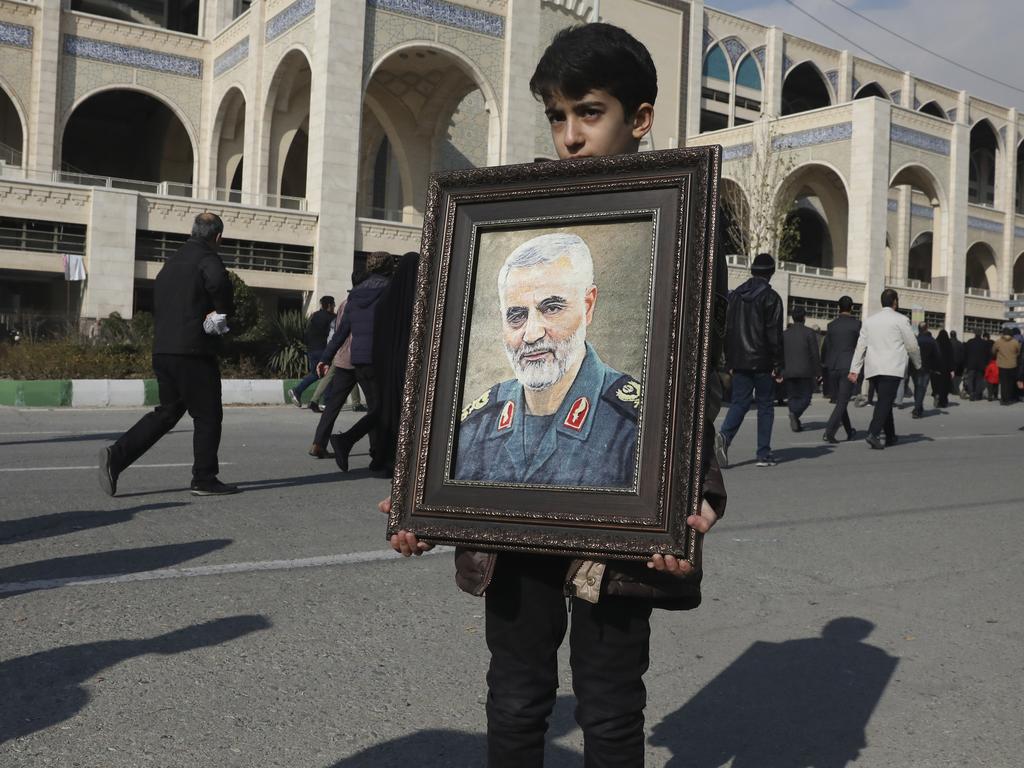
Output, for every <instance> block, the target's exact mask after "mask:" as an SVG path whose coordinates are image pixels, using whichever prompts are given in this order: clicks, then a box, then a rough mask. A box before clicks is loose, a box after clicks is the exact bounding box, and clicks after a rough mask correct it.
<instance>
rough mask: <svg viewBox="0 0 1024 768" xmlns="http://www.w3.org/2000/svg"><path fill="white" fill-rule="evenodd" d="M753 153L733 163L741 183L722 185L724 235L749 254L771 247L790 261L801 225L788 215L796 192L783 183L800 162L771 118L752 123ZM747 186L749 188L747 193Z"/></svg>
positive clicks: (732, 170)
mask: <svg viewBox="0 0 1024 768" xmlns="http://www.w3.org/2000/svg"><path fill="white" fill-rule="evenodd" d="M751 127H752V129H753V131H752V132H753V138H752V141H751V151H750V154H749V155H747V156H746V157H744V158H741V159H739V160H736V161H734V162H733V163H732V164H731V168H730V173H731V175H732V176H734V177H735V178H737V179H739V180H740V181H741V183H742V186H741V184H735V183H732V184H723V185H722V192H721V197H722V206H723V208H724V209H725V226H726V231H725V235H726V239H727V240H729V241H731V242H732V243H733V244H734V247H736V248H737V249H739V250H740V252H741V253H742V254H743V255H745V256H748V257H749V256H753V255H754V254H757V253H762V252H765V253H771V254H773V255H774V256H775V259H776V261H780V262H781V261H786V260H788V259H789V257H790V256H792V255H793V254H794V253H795V252H796V250H797V248H798V247H799V245H800V228H799V225H798V223H797V221H796V220H795V219H793V218H792V217H791V216H790V213H791V212H792V211H793V209H794V207H795V206H794V202H795V201H794V199H793V195H791V194H790V190H787V189H785V188H783V189H781V190H780V186H781V185H783V184H784V183H785V179H786V177H788V176H789V174H790V173H791V172H792V171H793V168H794V167H795V165H796V162H795V161H794V160H793V158H792V157H789V156H787V155H785V154H783V152H782V151H781V149H780V148H779V147H778V145H777V141H776V137H777V129H776V127H775V123H774V121H772V120H762V121H759V122H757V123H754V124H753V125H752V126H751ZM744 188H746V190H747V192H748V193H749V194H744V191H743V190H744Z"/></svg>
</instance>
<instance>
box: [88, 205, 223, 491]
mask: <svg viewBox="0 0 1024 768" xmlns="http://www.w3.org/2000/svg"><path fill="white" fill-rule="evenodd" d="M223 234H224V222H223V221H221V219H220V217H219V216H217V215H216V214H213V213H209V212H204V213H200V214H199V215H198V216H196V218H195V222H194V223H193V224H192V235H191V237H189V239H188V240H187V241H186V242H185V244H184V245H182V246H181V248H179V249H178V251H177V252H176V253H175V254H174V255H173V256H171V257H170V258H169V259H167V261H166V262H165V263H164V265H163V267H161V269H160V272H159V273H157V276H156V279H155V280H154V281H153V323H154V328H153V374H154V376H155V377H156V383H157V389H158V392H159V397H160V405H158V406H157V407H156V408H155V409H154V410H153V411H152V412H150V413H147V414H146V415H145V416H143V417H142V418H141V419H139V421H138V422H136V424H135V426H133V427H132V428H131V429H129V430H128V431H127V432H125V433H124V434H123V435H121V437H119V438H118V439H117V441H116V442H115V443H114V444H113V445H110V446H107V447H106V448H103V449H102V450H101V451H100V467H99V480H100V486H101V487H102V488H103V490H104V491H106V493H107V494H108V495H110V496H114V495H115V494H116V493H117V481H118V477H119V476H120V474H121V473H122V472H124V470H126V469H127V468H128V467H130V466H131V465H132V464H133V463H134V462H135V461H136V460H137V459H138V458H139V457H140V456H142V455H143V454H144V453H145V452H146V451H148V450H149V449H150V448H152V447H153V445H155V444H156V442H157V441H158V440H159V439H160V438H161V437H163V436H164V435H166V434H167V433H168V432H170V431H171V429H173V428H174V425H175V424H177V423H178V421H179V420H180V419H181V417H182V416H184V415H185V412H186V411H188V414H189V415H190V416H191V417H192V423H193V432H192V454H193V459H192V483H191V486H190V488H191V491H192V494H193V495H194V496H222V495H225V494H230V493H238V487H237V486H235V485H227V484H225V483H222V482H221V481H220V480H218V479H217V474H218V472H219V471H220V466H219V464H218V461H217V451H218V448H219V447H220V433H221V422H222V421H223V418H224V408H223V404H222V403H221V389H220V366H219V364H218V362H217V352H218V350H219V349H220V339H219V336H221V335H223V334H225V333H227V332H228V325H227V319H228V318H229V317H231V316H232V315H233V314H234V303H233V292H232V288H231V280H230V278H229V277H228V273H227V270H226V269H225V268H224V263H223V262H222V261H221V259H220V256H218V255H217V248H218V246H219V245H220V242H221V237H222V236H223Z"/></svg>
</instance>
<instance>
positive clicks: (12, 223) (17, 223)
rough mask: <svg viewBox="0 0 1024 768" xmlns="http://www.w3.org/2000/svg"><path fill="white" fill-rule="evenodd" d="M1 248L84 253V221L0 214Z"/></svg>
mask: <svg viewBox="0 0 1024 768" xmlns="http://www.w3.org/2000/svg"><path fill="white" fill-rule="evenodd" d="M0 248H6V249H9V250H12V251H32V252H34V253H73V254H84V253H85V225H84V224H66V223H64V222H60V221H39V220H36V219H15V218H9V217H6V216H0Z"/></svg>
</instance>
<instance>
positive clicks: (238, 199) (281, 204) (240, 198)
mask: <svg viewBox="0 0 1024 768" xmlns="http://www.w3.org/2000/svg"><path fill="white" fill-rule="evenodd" d="M213 199H214V200H218V201H220V202H222V203H238V204H239V205H257V206H261V207H264V208H284V209H286V210H289V211H305V210H306V209H307V206H306V198H304V197H290V196H288V195H271V194H260V195H253V194H250V193H248V192H243V191H242V190H240V189H224V188H223V187H218V188H217V189H215V190H213Z"/></svg>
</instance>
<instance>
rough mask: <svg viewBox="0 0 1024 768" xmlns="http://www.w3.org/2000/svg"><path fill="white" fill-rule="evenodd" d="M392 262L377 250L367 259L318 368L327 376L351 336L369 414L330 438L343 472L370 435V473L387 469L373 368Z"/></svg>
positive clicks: (384, 253) (388, 255)
mask: <svg viewBox="0 0 1024 768" xmlns="http://www.w3.org/2000/svg"><path fill="white" fill-rule="evenodd" d="M391 263H392V262H391V254H390V253H387V252H385V251H375V252H374V253H371V254H370V255H369V256H367V257H366V271H367V273H368V276H367V278H366V279H365V280H363V282H361V283H360V284H359V285H357V286H355V287H354V288H353V289H352V291H351V292H350V293H349V295H348V303H347V304H346V305H345V313H344V314H343V315H342V316H341V321H340V322H339V325H338V330H337V331H336V332H335V334H334V337H333V338H332V339H331V343H330V344H329V345H328V346H327V349H326V350H325V351H324V353H323V355H322V356H321V358H320V362H319V364H318V365H317V373H319V374H320V375H321V376H322V375H323V374H325V373H327V368H328V367H329V366H330V362H331V360H333V359H334V356H335V355H336V354H337V353H338V350H339V349H341V345H342V344H344V343H345V341H346V340H348V338H349V335H351V336H352V366H353V367H354V368H355V372H356V381H357V382H358V383H359V387H360V388H361V389H362V390H363V394H364V395H366V409H367V410H366V414H365V415H364V416H363V417H362V418H361V419H360V420H359V421H357V422H356V423H355V424H353V425H352V426H351V427H350V428H349V429H347V430H346V431H344V432H339V433H337V434H335V435H332V436H331V438H330V442H331V447H332V448H333V449H334V461H335V462H336V463H337V465H338V469H340V470H341V471H342V472H348V455H349V453H350V452H351V451H352V447H353V446H354V445H355V444H356V443H358V442H359V441H360V440H362V439H363V438H364V437H365V436H366V435H369V436H370V471H373V472H375V471H378V470H381V469H383V468H384V464H383V463H382V462H381V459H380V458H379V457H378V456H379V452H380V445H379V441H380V433H379V431H378V429H377V422H378V419H379V418H380V414H379V408H380V398H379V390H378V386H377V381H376V378H375V376H374V369H373V328H374V315H375V311H374V310H375V309H376V306H377V302H378V301H380V299H381V297H382V296H383V295H384V290H385V289H386V288H387V287H388V276H389V275H390V274H391Z"/></svg>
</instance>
